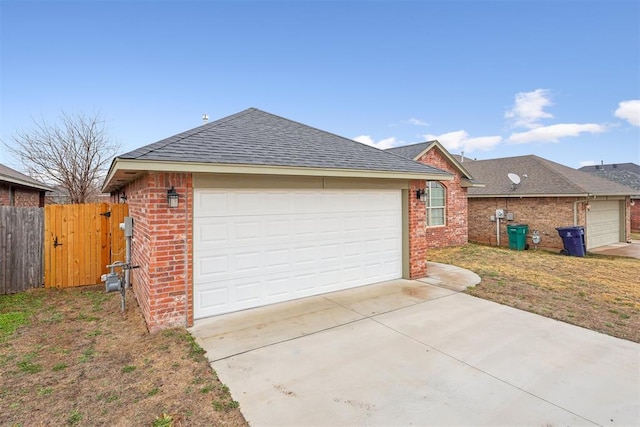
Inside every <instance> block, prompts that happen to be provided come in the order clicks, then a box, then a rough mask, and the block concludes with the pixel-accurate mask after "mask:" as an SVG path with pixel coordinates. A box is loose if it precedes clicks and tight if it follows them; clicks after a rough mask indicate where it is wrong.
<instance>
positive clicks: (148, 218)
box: [125, 172, 193, 332]
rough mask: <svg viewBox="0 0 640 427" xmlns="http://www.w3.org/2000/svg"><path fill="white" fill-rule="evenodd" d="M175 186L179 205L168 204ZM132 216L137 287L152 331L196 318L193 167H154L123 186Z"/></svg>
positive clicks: (134, 285)
mask: <svg viewBox="0 0 640 427" xmlns="http://www.w3.org/2000/svg"><path fill="white" fill-rule="evenodd" d="M172 186H173V187H175V190H176V192H177V193H178V194H179V196H180V199H179V203H180V204H179V206H178V207H177V208H174V209H171V208H169V207H168V205H167V190H168V189H169V188H171V187H172ZM125 191H126V195H127V203H128V205H129V215H130V216H131V217H133V219H134V235H133V242H132V262H133V264H134V265H139V266H140V268H139V269H135V270H133V271H132V272H133V273H132V284H133V291H134V293H135V295H136V299H137V300H138V303H139V305H140V308H141V311H142V313H143V315H144V317H145V320H146V322H147V327H148V328H149V331H151V332H154V331H157V330H160V329H164V328H168V327H173V326H191V325H192V324H193V279H192V276H193V273H192V271H193V268H192V265H193V240H192V236H193V232H192V228H193V215H192V212H193V179H192V176H191V174H189V173H162V172H157V173H156V172H154V173H149V174H147V175H144V176H142V177H141V178H138V179H137V180H135V181H133V182H132V183H130V184H128V185H127V186H126V188H125Z"/></svg>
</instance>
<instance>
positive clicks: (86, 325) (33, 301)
mask: <svg viewBox="0 0 640 427" xmlns="http://www.w3.org/2000/svg"><path fill="white" fill-rule="evenodd" d="M129 297H130V298H129V300H128V304H127V311H126V313H125V314H124V315H123V314H122V313H121V311H120V295H119V294H109V295H107V294H105V293H104V290H103V288H102V287H101V286H99V287H90V288H80V289H70V290H45V289H36V290H32V291H29V292H25V293H22V294H17V295H11V296H0V425H3V426H22V425H24V426H51V425H56V426H64V425H71V426H132V425H135V426H213V425H216V426H218V425H227V426H238V425H239V426H246V425H247V424H246V422H245V420H244V417H243V416H242V414H241V413H240V410H239V409H238V404H237V402H235V401H234V400H233V399H232V398H231V395H230V394H229V389H228V388H227V387H226V386H225V385H224V384H222V383H221V382H220V381H219V380H218V378H217V376H216V374H215V372H214V371H213V370H212V369H211V367H210V366H209V364H208V362H207V360H206V359H205V357H204V355H203V350H202V349H201V348H200V347H199V346H198V345H197V344H196V343H195V341H194V340H193V338H192V337H191V335H189V333H188V332H187V331H186V330H184V329H182V328H177V329H171V330H168V331H164V332H161V333H158V334H149V333H148V332H147V330H146V327H145V324H144V321H143V319H142V316H141V315H140V312H139V309H138V306H137V305H136V303H135V300H134V299H133V298H132V295H129ZM16 313H19V314H16Z"/></svg>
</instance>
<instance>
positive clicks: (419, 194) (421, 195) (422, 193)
mask: <svg viewBox="0 0 640 427" xmlns="http://www.w3.org/2000/svg"><path fill="white" fill-rule="evenodd" d="M416 199H418V200H420V201H421V202H426V201H427V191H426V190H425V189H423V188H421V189H420V190H416Z"/></svg>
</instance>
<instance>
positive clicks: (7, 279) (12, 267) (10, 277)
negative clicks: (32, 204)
mask: <svg viewBox="0 0 640 427" xmlns="http://www.w3.org/2000/svg"><path fill="white" fill-rule="evenodd" d="M43 233H44V210H43V209H42V208H26V207H14V206H0V294H2V295H4V294H14V293H17V292H22V291H25V290H27V289H30V288H37V287H40V286H42V277H43V263H42V242H43V236H44V234H43Z"/></svg>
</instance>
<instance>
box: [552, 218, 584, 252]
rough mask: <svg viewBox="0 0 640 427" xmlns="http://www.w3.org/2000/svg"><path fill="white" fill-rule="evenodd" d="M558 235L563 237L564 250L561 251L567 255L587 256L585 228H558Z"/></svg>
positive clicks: (576, 226)
mask: <svg viewBox="0 0 640 427" xmlns="http://www.w3.org/2000/svg"><path fill="white" fill-rule="evenodd" d="M556 230H558V234H559V235H560V237H562V243H563V245H564V249H563V250H562V251H561V252H562V253H564V254H566V255H571V256H585V255H586V254H587V245H586V244H585V242H584V227H583V226H581V225H574V226H571V227H558V228H556Z"/></svg>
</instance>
